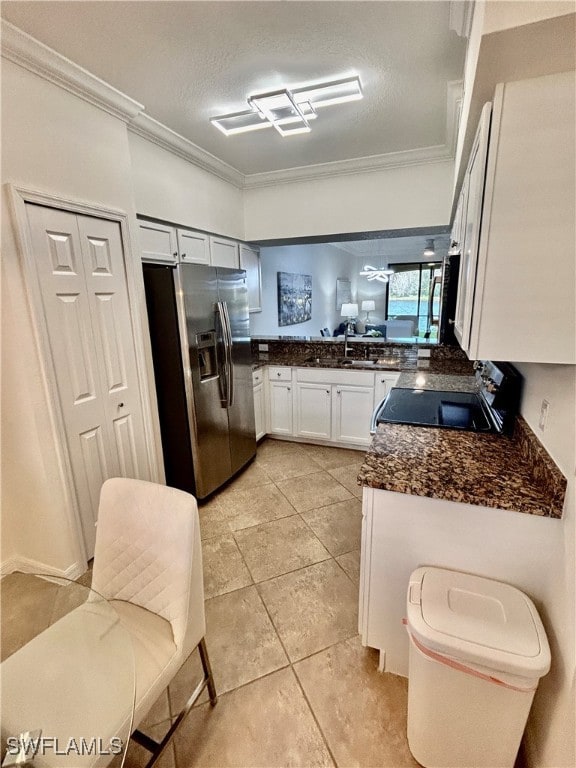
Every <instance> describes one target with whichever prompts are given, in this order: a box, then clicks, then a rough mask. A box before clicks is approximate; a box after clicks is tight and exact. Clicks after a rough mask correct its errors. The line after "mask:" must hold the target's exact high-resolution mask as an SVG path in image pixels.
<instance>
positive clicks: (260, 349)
mask: <svg viewBox="0 0 576 768" xmlns="http://www.w3.org/2000/svg"><path fill="white" fill-rule="evenodd" d="M258 352H268V344H258Z"/></svg>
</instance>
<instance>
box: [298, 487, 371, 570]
mask: <svg viewBox="0 0 576 768" xmlns="http://www.w3.org/2000/svg"><path fill="white" fill-rule="evenodd" d="M302 517H303V518H304V520H305V521H306V522H307V523H308V525H309V526H310V528H312V530H313V531H314V533H315V534H316V536H318V538H319V539H320V541H321V542H322V544H324V546H325V547H326V549H327V550H328V551H329V552H330V554H331V555H332V556H334V557H335V556H336V555H342V554H343V553H344V552H350V551H351V550H352V549H357V548H358V547H359V546H360V536H361V532H362V504H361V503H360V501H359V500H358V499H349V500H348V501H339V502H337V503H336V504H330V505H329V506H328V507H322V508H321V509H313V510H312V511H310V512H303V513H302Z"/></svg>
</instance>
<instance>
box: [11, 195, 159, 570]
mask: <svg viewBox="0 0 576 768" xmlns="http://www.w3.org/2000/svg"><path fill="white" fill-rule="evenodd" d="M26 209H27V215H28V221H29V223H30V233H31V241H32V248H33V253H34V260H35V264H36V269H37V271H38V278H39V284H40V292H41V295H42V304H43V311H44V317H45V320H46V328H47V332H48V338H49V343H50V350H51V353H52V360H53V364H54V371H55V377H56V382H57V389H58V398H59V401H60V406H61V411H62V417H63V421H64V428H65V431H66V441H67V447H68V453H69V456H70V463H71V466H72V473H73V476H74V485H75V488H74V490H75V493H76V497H77V500H78V508H79V511H80V516H81V521H82V529H83V534H84V541H85V545H86V550H87V555H88V557H92V555H93V554H94V541H95V535H96V530H95V523H96V519H97V515H98V501H99V496H100V488H101V486H102V483H103V482H104V480H106V479H107V478H108V477H114V476H124V477H135V478H141V479H148V478H149V476H150V475H149V466H148V459H147V454H146V444H145V435H144V424H143V416H142V403H141V397H140V391H139V387H138V375H137V369H136V356H135V352H134V340H133V335H132V324H131V317H130V305H129V300H128V290H127V285H126V274H125V267H124V252H123V247H122V237H121V231H120V225H119V224H118V223H117V222H114V221H108V220H106V219H100V218H95V217H91V216H83V215H77V214H74V213H67V212H65V211H60V210H57V209H54V208H47V207H43V206H38V205H30V204H28V205H27V206H26Z"/></svg>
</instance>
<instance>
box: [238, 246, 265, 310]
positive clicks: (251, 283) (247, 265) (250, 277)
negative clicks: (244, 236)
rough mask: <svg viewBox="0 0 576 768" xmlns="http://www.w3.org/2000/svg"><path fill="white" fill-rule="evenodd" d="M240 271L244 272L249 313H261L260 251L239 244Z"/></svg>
mask: <svg viewBox="0 0 576 768" xmlns="http://www.w3.org/2000/svg"><path fill="white" fill-rule="evenodd" d="M240 269H245V270H246V281H247V283H248V307H249V311H250V312H262V276H261V272H260V251H259V250H258V249H257V248H252V247H251V246H249V245H245V244H244V243H240Z"/></svg>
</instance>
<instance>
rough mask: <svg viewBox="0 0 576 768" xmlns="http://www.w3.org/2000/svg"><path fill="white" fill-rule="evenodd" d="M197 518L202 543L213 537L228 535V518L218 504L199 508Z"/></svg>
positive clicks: (229, 529)
mask: <svg viewBox="0 0 576 768" xmlns="http://www.w3.org/2000/svg"><path fill="white" fill-rule="evenodd" d="M198 517H199V519H200V537H201V539H202V541H204V540H205V539H213V538H214V536H225V535H226V534H230V531H231V528H230V525H229V523H228V518H227V517H226V515H225V513H224V512H223V511H222V509H221V508H220V506H219V505H218V504H216V503H212V504H210V505H209V506H207V507H200V508H199V509H198Z"/></svg>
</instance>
